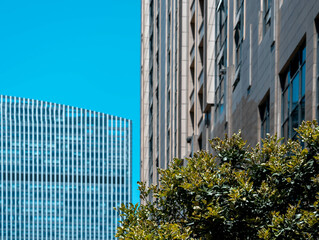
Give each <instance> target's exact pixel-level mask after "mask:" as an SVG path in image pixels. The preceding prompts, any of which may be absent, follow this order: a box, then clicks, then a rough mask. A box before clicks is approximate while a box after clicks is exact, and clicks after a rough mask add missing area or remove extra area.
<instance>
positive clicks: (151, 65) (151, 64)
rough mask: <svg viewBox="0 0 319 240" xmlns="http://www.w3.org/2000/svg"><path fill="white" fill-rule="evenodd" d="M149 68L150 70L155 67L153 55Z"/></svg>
mask: <svg viewBox="0 0 319 240" xmlns="http://www.w3.org/2000/svg"><path fill="white" fill-rule="evenodd" d="M149 69H150V71H151V70H152V69H153V56H151V57H150V63H149Z"/></svg>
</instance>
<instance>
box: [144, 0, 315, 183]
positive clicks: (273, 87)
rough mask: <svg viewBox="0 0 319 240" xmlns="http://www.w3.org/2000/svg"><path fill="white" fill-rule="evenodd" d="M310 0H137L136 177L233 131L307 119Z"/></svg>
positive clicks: (258, 133) (276, 128)
mask: <svg viewBox="0 0 319 240" xmlns="http://www.w3.org/2000/svg"><path fill="white" fill-rule="evenodd" d="M318 16H319V1H317V0H307V1H299V0H289V1H288V0H256V1H252V0H251V1H250V0H236V1H231V0H209V1H207V0H166V1H163V0H142V20H141V33H142V35H141V180H142V181H146V182H147V183H149V184H151V183H157V181H158V174H157V170H156V168H157V167H161V168H166V167H167V166H168V163H169V162H170V161H171V160H172V158H173V157H178V158H185V157H188V156H192V154H193V153H194V152H195V151H197V150H199V149H206V150H209V145H208V141H207V140H208V139H211V138H213V137H217V136H218V137H223V136H224V134H225V133H227V134H232V133H234V132H238V130H239V129H241V131H242V136H243V138H244V139H246V140H248V143H249V144H252V145H254V144H256V143H257V142H259V141H260V139H261V138H263V137H264V136H265V135H266V133H270V134H274V133H277V134H278V135H279V136H283V137H285V138H288V137H289V138H294V137H295V136H296V133H295V131H294V128H295V127H297V126H298V125H299V124H300V123H301V122H302V120H304V119H305V120H311V119H315V118H317V116H318V114H319V101H318V69H319V67H318V66H319V64H318V61H319V54H318V51H317V49H318V48H317V46H318V29H319V20H318V19H319V17H318Z"/></svg>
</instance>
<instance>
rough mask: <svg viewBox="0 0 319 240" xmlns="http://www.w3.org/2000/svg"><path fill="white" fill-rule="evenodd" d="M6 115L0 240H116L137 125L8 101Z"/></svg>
mask: <svg viewBox="0 0 319 240" xmlns="http://www.w3.org/2000/svg"><path fill="white" fill-rule="evenodd" d="M0 114H1V117H0V126H1V128H0V239H114V234H115V232H116V227H117V226H118V222H119V216H118V213H117V211H115V210H114V209H113V208H114V207H117V206H119V205H120V204H121V203H128V202H131V162H132V130H131V129H132V122H131V120H127V119H124V118H120V117H115V116H111V115H107V114H103V113H99V112H93V111H89V110H85V109H80V108H75V107H70V106H65V105H60V104H55V103H48V102H43V101H38V100H31V99H25V98H18V97H8V96H0Z"/></svg>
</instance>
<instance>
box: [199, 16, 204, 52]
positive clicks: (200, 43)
mask: <svg viewBox="0 0 319 240" xmlns="http://www.w3.org/2000/svg"><path fill="white" fill-rule="evenodd" d="M198 33H199V45H200V46H203V39H204V34H205V24H204V20H203V21H202V24H201V25H200V27H199V30H198Z"/></svg>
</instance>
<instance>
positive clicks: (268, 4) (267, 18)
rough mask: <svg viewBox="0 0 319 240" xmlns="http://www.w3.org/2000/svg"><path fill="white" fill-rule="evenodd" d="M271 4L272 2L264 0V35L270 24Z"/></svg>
mask: <svg viewBox="0 0 319 240" xmlns="http://www.w3.org/2000/svg"><path fill="white" fill-rule="evenodd" d="M271 2H272V0H264V34H265V33H266V32H267V31H268V29H269V27H270V24H271Z"/></svg>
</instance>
